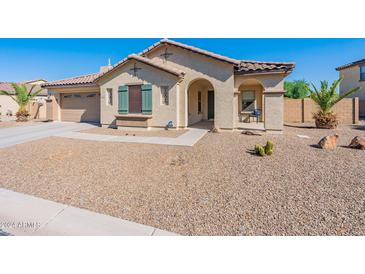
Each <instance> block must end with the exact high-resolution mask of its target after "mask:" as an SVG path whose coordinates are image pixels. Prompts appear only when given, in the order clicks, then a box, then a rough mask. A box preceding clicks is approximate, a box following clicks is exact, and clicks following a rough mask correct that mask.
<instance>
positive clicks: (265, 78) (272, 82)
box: [234, 73, 286, 130]
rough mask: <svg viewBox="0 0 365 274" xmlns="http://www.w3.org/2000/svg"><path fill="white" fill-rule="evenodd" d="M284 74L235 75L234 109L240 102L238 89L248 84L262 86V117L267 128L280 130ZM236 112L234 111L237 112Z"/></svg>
mask: <svg viewBox="0 0 365 274" xmlns="http://www.w3.org/2000/svg"><path fill="white" fill-rule="evenodd" d="M285 77H286V75H285V74H282V73H281V74H257V75H255V74H249V75H236V76H235V81H234V89H235V94H237V96H236V97H235V102H236V106H237V107H236V111H237V112H238V111H239V109H238V104H239V102H240V96H239V95H240V92H239V91H240V90H243V89H249V88H250V86H253V85H256V86H257V85H259V86H261V87H262V94H263V97H262V98H263V99H262V112H263V113H262V117H263V121H264V122H265V129H267V130H282V129H283V125H284V93H285V91H284V78H285ZM237 112H236V113H237Z"/></svg>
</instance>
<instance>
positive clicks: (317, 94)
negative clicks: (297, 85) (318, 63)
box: [306, 77, 360, 129]
mask: <svg viewBox="0 0 365 274" xmlns="http://www.w3.org/2000/svg"><path fill="white" fill-rule="evenodd" d="M342 80H343V77H340V78H339V79H338V80H335V81H334V82H333V83H332V85H331V86H330V87H329V85H328V82H327V81H321V87H320V90H318V89H317V88H316V87H315V85H313V84H312V87H313V89H310V88H309V87H308V86H306V89H307V90H308V92H309V93H310V98H312V100H313V101H314V102H315V103H316V104H317V105H318V106H319V111H318V112H316V113H314V114H313V118H314V120H315V123H316V127H317V128H331V129H332V128H336V127H337V125H338V121H337V118H336V114H335V113H334V112H333V111H332V107H333V106H334V105H335V104H337V103H338V102H339V101H341V100H342V99H344V98H345V97H347V96H349V95H350V94H353V93H355V92H357V91H359V89H360V88H359V87H357V88H353V89H351V90H349V91H347V92H345V93H344V94H342V95H339V94H338V93H337V91H336V90H337V87H338V86H339V84H340V83H341V82H342Z"/></svg>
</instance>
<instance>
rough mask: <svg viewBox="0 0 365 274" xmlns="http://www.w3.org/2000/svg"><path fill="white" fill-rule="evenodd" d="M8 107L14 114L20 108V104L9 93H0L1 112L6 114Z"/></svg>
mask: <svg viewBox="0 0 365 274" xmlns="http://www.w3.org/2000/svg"><path fill="white" fill-rule="evenodd" d="M8 109H9V110H11V112H12V113H13V115H15V113H16V112H17V111H18V109H19V106H18V104H17V103H16V102H15V101H14V100H13V99H11V98H10V97H9V96H7V95H0V112H1V115H5V114H6V112H7V111H8Z"/></svg>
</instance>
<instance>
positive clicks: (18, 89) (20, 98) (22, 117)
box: [0, 83, 43, 122]
mask: <svg viewBox="0 0 365 274" xmlns="http://www.w3.org/2000/svg"><path fill="white" fill-rule="evenodd" d="M11 86H12V87H13V89H14V91H15V98H14V94H11V93H10V92H8V91H5V90H0V95H7V96H10V98H11V99H13V100H14V101H15V102H16V103H17V104H18V105H19V110H18V112H17V113H16V117H17V121H18V122H19V121H20V122H22V121H27V120H28V117H29V112H28V111H27V109H26V107H27V105H28V103H29V102H30V101H31V100H32V99H33V98H34V97H36V96H37V95H39V94H40V93H41V92H42V91H43V89H39V90H37V91H34V92H32V91H33V89H34V87H35V85H32V86H31V88H30V90H29V91H28V88H27V86H26V85H24V84H23V85H17V84H15V83H11Z"/></svg>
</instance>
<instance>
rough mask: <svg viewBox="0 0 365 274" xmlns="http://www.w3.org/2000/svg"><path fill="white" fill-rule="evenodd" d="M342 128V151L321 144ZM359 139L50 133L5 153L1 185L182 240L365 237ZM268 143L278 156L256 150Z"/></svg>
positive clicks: (293, 134)
mask: <svg viewBox="0 0 365 274" xmlns="http://www.w3.org/2000/svg"><path fill="white" fill-rule="evenodd" d="M168 132H170V131H168ZM335 132H336V133H338V134H339V136H340V138H339V145H340V146H339V147H338V148H337V149H336V150H334V151H325V150H321V149H318V148H317V147H316V146H315V144H316V143H317V142H318V140H319V139H320V138H321V137H323V136H325V135H327V134H330V133H335ZM297 135H301V136H308V137H309V138H303V137H298V136H297ZM356 135H365V126H358V127H357V128H351V127H341V128H339V129H337V130H318V129H313V128H298V125H293V126H287V127H286V128H285V133H284V134H277V135H274V134H273V135H269V134H263V135H262V136H248V135H242V134H240V133H239V132H233V133H230V132H224V133H209V134H206V135H205V136H204V137H203V138H202V139H201V140H200V141H199V142H198V143H197V144H196V145H195V146H193V147H175V146H166V145H148V144H131V143H112V142H93V141H83V140H71V139H64V138H56V137H52V138H47V139H43V140H39V141H34V142H31V143H28V144H21V145H16V146H13V147H9V148H5V149H0V166H1V172H0V187H3V188H7V189H12V190H15V191H19V192H23V193H27V194H32V195H35V196H38V197H43V198H46V199H50V200H54V201H57V202H62V203H66V204H70V205H73V206H77V207H82V208H87V209H90V210H94V211H97V212H101V213H104V214H109V215H113V216H116V217H120V218H123V219H128V220H132V221H135V222H138V223H142V224H146V225H150V226H153V227H157V228H160V229H164V230H169V231H172V232H176V233H179V234H183V235H365V168H364V162H365V152H364V151H361V150H355V149H349V148H346V147H344V146H345V145H347V144H348V143H350V141H351V139H352V137H354V136H356ZM269 139H270V140H273V142H274V143H275V147H274V154H273V155H271V156H266V157H258V156H256V155H253V154H251V153H250V150H251V149H253V148H254V145H255V144H256V143H261V144H265V142H266V141H267V140H269Z"/></svg>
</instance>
